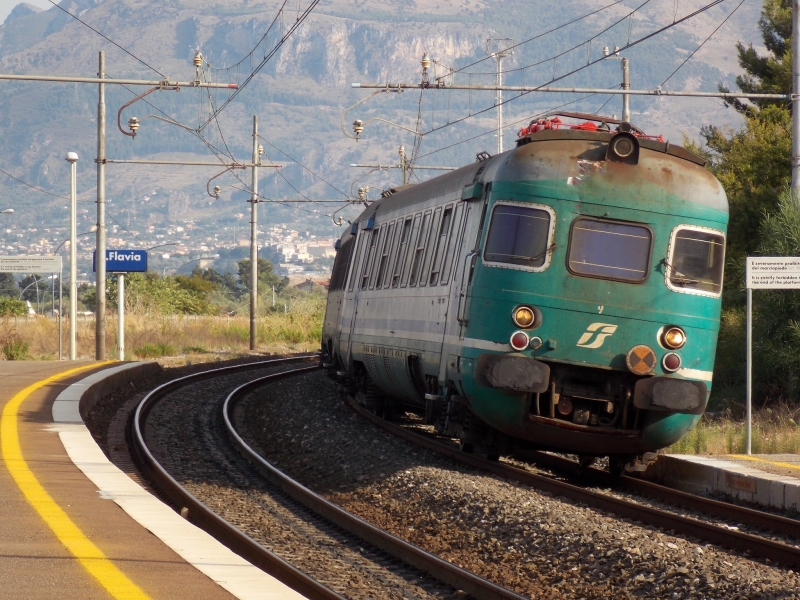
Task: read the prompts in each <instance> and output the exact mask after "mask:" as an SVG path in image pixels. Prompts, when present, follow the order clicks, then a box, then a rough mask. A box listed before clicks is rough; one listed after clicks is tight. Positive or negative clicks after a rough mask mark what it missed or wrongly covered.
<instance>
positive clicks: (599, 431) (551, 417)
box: [453, 118, 728, 460]
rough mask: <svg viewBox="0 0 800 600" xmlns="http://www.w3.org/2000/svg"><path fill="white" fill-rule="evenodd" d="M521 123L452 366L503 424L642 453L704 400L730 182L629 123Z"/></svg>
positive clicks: (584, 449)
mask: <svg viewBox="0 0 800 600" xmlns="http://www.w3.org/2000/svg"><path fill="white" fill-rule="evenodd" d="M612 125H613V124H612ZM521 133H522V136H521V138H520V141H519V142H518V147H517V148H516V149H515V150H513V151H512V152H510V153H508V154H507V156H508V158H507V159H506V160H504V161H503V162H502V164H501V165H498V166H497V168H496V170H495V172H494V173H493V174H492V177H491V184H490V185H488V182H487V188H488V189H489V191H488V193H487V194H486V195H485V202H486V210H485V218H484V223H483V226H482V230H481V233H480V240H479V246H478V247H479V249H480V252H479V253H478V254H477V255H476V257H475V261H474V268H473V269H472V273H471V279H470V280H469V285H468V288H467V293H466V295H467V301H466V306H465V309H464V311H465V319H464V329H463V331H462V332H461V335H462V337H463V340H464V341H463V345H462V350H461V356H460V357H459V359H458V364H457V365H454V366H453V371H454V372H453V376H454V378H456V379H457V380H458V381H460V384H461V387H462V389H463V393H464V395H465V397H466V398H467V399H468V403H469V407H470V409H471V411H472V413H474V414H475V415H477V416H478V417H479V418H480V420H481V421H482V422H483V423H485V424H488V425H489V426H491V428H490V430H491V431H493V432H495V433H496V435H497V432H499V435H500V436H510V437H512V438H517V439H522V440H527V441H528V442H529V443H531V444H533V445H536V446H541V447H546V448H561V449H564V450H566V451H569V452H574V453H578V454H583V455H586V456H601V455H609V456H612V457H625V459H626V460H630V458H632V457H640V458H641V457H642V456H644V455H645V454H646V453H652V452H654V451H656V450H658V449H660V448H664V447H666V446H669V445H670V444H672V443H674V442H676V441H677V440H679V439H680V438H681V437H682V436H683V435H685V434H686V433H687V432H688V431H689V430H690V429H691V428H692V427H694V425H695V424H696V423H697V421H698V420H699V419H700V416H701V415H702V413H703V411H704V410H705V407H706V404H707V401H708V397H709V393H710V390H711V383H712V371H713V366H714V354H715V350H716V341H717V334H718V331H719V316H720V296H721V292H722V274H723V266H724V250H725V231H726V226H727V221H728V209H727V200H726V197H725V193H724V191H723V190H722V187H721V186H720V184H719V182H718V181H717V180H716V179H715V178H714V177H713V176H712V175H711V174H710V173H709V172H708V171H707V170H706V169H705V168H703V164H702V162H703V161H702V160H701V159H699V158H698V157H696V156H694V155H693V154H691V153H690V152H688V151H686V150H684V149H683V148H680V147H676V146H670V144H669V143H668V142H664V141H663V140H660V139H657V138H650V137H647V136H645V135H644V134H642V133H641V132H639V131H638V130H636V129H634V128H631V127H630V126H629V125H628V124H627V123H625V124H619V127H618V128H617V129H616V130H611V127H609V126H608V124H605V123H600V124H599V126H598V124H597V123H591V122H586V123H582V124H578V125H573V126H568V125H565V124H564V123H563V122H562V121H561V120H560V119H558V118H556V119H554V120H547V121H543V122H540V123H538V124H532V125H531V127H530V128H526V129H525V130H523V131H522V132H521ZM503 156H504V157H505V156H506V155H503ZM501 344H505V347H502V346H501ZM477 429H480V427H477V426H476V425H474V424H473V425H472V426H471V427H470V424H469V423H468V422H467V423H465V425H464V427H463V430H462V439H464V440H465V442H466V443H470V442H471V441H472V440H474V441H475V442H476V443H480V439H479V438H480V437H481V436H485V434H486V432H484V431H476V430H477ZM489 437H491V435H490V436H489ZM484 443H485V440H484Z"/></svg>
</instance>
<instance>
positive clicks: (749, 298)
mask: <svg viewBox="0 0 800 600" xmlns="http://www.w3.org/2000/svg"><path fill="white" fill-rule="evenodd" d="M746 412H747V425H746V427H747V448H746V449H745V453H746V454H748V455H749V454H751V450H752V445H751V442H752V418H753V290H751V289H750V287H748V288H747V409H746Z"/></svg>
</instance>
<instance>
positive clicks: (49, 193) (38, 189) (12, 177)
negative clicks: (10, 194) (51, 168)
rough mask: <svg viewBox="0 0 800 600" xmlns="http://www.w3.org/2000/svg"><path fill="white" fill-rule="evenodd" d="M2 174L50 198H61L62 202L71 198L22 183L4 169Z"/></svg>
mask: <svg viewBox="0 0 800 600" xmlns="http://www.w3.org/2000/svg"><path fill="white" fill-rule="evenodd" d="M0 173H2V174H3V175H5V176H6V177H10V178H11V179H13V180H14V181H16V182H18V183H21V184H22V185H27V186H28V187H29V188H33V189H34V190H36V191H37V192H42V193H43V194H47V195H48V196H53V197H54V198H61V199H62V200H69V198H68V197H67V196H59V195H58V194H54V193H53V192H48V191H47V190H43V189H42V188H40V187H37V186H35V185H33V184H32V183H28V182H27V181H22V179H20V178H18V177H14V176H13V175H12V174H11V173H8V172H7V171H4V170H3V169H0Z"/></svg>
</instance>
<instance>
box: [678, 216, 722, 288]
mask: <svg viewBox="0 0 800 600" xmlns="http://www.w3.org/2000/svg"><path fill="white" fill-rule="evenodd" d="M670 238H671V239H670V243H669V254H668V255H667V260H666V261H665V262H666V267H667V268H666V280H667V286H668V287H669V288H670V289H671V290H673V291H675V292H688V293H694V294H697V293H700V294H708V295H713V296H718V295H719V294H720V293H721V291H722V271H723V268H724V266H725V236H724V235H723V234H722V232H721V231H716V230H714V229H706V228H703V227H689V226H687V225H679V226H678V227H676V228H675V229H674V230H673V232H672V235H671V236H670Z"/></svg>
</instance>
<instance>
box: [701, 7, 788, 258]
mask: <svg viewBox="0 0 800 600" xmlns="http://www.w3.org/2000/svg"><path fill="white" fill-rule="evenodd" d="M759 26H760V29H761V35H762V38H763V41H764V46H765V47H766V49H767V54H765V55H763V56H762V55H759V54H758V52H757V51H756V50H755V49H754V48H753V46H752V44H750V45H748V46H745V45H744V44H742V43H741V42H740V43H738V44H737V46H736V48H737V51H738V54H739V65H740V66H741V67H742V68H743V69H744V71H745V73H744V75H741V76H739V77H737V79H736V83H737V85H738V87H739V88H740V89H741V90H743V91H746V92H754V93H755V92H757V93H783V94H786V93H791V89H792V85H791V64H792V52H791V36H792V25H791V2H790V0H764V4H763V11H762V13H761V18H760V20H759ZM720 88H721V89H724V87H723V86H720ZM729 104H731V105H733V106H734V107H735V108H736V109H737V110H739V111H740V112H742V113H743V114H744V116H745V125H744V128H743V129H742V130H740V131H738V132H735V131H733V130H731V129H722V128H719V127H715V126H713V125H709V126H705V127H703V128H702V130H701V136H702V137H703V138H704V140H705V144H706V148H705V149H704V150H705V152H704V154H705V156H706V157H707V158H708V159H709V168H710V169H711V171H712V172H713V173H714V175H716V176H717V178H719V180H720V181H721V182H722V184H723V186H724V187H725V191H726V192H727V194H728V202H729V203H730V223H729V226H728V232H729V234H728V256H729V257H730V258H732V259H735V258H737V257H740V256H743V255H746V254H750V253H752V252H754V251H755V250H756V249H757V248H758V246H759V244H760V238H759V230H760V225H761V220H762V217H763V215H764V214H765V213H767V212H773V213H774V212H775V211H776V210H777V207H778V196H779V193H780V190H782V189H783V188H784V187H785V186H786V184H787V183H788V182H789V180H790V178H791V145H792V143H791V113H790V111H789V110H788V109H787V108H786V107H784V106H782V105H780V104H779V103H776V102H774V101H758V102H756V103H755V104H745V103H743V102H740V101H732V102H730V103H729Z"/></svg>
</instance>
